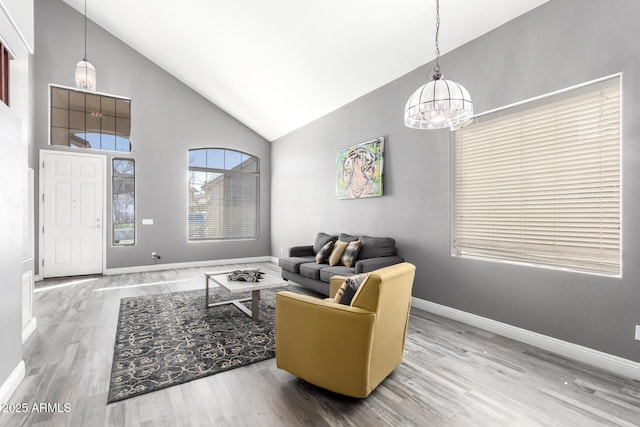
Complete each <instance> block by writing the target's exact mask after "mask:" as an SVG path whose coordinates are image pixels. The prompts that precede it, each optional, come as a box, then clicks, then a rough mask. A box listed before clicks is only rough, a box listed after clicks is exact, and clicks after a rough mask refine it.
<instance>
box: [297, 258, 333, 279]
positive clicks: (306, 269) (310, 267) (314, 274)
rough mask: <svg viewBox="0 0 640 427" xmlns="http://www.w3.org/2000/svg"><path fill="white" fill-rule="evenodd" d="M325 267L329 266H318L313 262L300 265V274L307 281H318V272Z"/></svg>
mask: <svg viewBox="0 0 640 427" xmlns="http://www.w3.org/2000/svg"><path fill="white" fill-rule="evenodd" d="M327 267H329V264H318V263H316V262H315V261H314V262H308V263H305V264H300V274H301V275H302V276H304V277H308V278H309V279H315V280H320V270H322V269H323V268H327Z"/></svg>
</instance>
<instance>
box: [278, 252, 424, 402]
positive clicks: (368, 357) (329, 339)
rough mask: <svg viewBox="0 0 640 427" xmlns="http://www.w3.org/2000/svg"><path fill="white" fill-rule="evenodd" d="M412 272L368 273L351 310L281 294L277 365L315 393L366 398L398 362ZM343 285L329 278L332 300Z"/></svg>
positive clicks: (398, 268) (406, 268)
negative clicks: (318, 389) (316, 388)
mask: <svg viewBox="0 0 640 427" xmlns="http://www.w3.org/2000/svg"><path fill="white" fill-rule="evenodd" d="M414 277H415V266H414V265H412V264H409V263H406V262H405V263H401V264H395V265H392V266H390V267H385V268H381V269H379V270H375V271H372V272H371V273H369V278H368V279H367V280H366V282H364V284H363V285H362V286H361V287H360V289H358V291H357V292H356V294H355V295H354V297H353V300H352V302H351V306H347V305H342V304H336V303H334V302H332V301H330V300H329V299H320V298H315V297H312V296H308V295H299V294H296V293H293V292H289V291H284V292H279V293H278V294H277V295H276V314H275V316H276V326H275V329H276V364H277V366H278V368H281V369H284V370H286V371H288V372H290V373H292V374H294V375H296V376H297V377H300V378H302V379H303V380H305V381H307V382H310V383H311V384H315V385H317V386H319V387H322V388H325V389H328V390H331V391H334V392H336V393H340V394H344V395H347V396H353V397H367V396H368V395H369V394H370V393H371V392H372V391H373V390H374V389H375V388H376V387H377V386H378V384H380V383H381V382H382V380H384V379H385V378H386V377H387V376H388V375H389V374H390V373H391V371H393V370H394V369H395V368H396V367H397V366H398V365H399V364H400V363H401V362H402V354H403V350H404V342H405V336H406V332H407V325H408V322H409V309H410V306H411V288H412V286H413V279H414ZM345 280H346V278H345V277H341V276H334V277H332V278H331V284H330V296H331V297H333V296H334V295H335V293H336V291H337V290H338V288H339V287H340V285H341V284H342V283H343V282H344V281H345Z"/></svg>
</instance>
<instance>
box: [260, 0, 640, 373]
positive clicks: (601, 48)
mask: <svg viewBox="0 0 640 427" xmlns="http://www.w3.org/2000/svg"><path fill="white" fill-rule="evenodd" d="M638 16H640V2H636V1H633V0H618V1H613V2H598V1H595V0H588V1H580V0H552V1H550V2H549V3H546V4H544V5H543V6H541V7H539V8H537V9H535V10H533V11H531V12H530V13H528V14H526V15H523V16H521V17H519V18H517V19H515V20H514V21H511V22H509V23H507V24H505V25H504V26H502V27H500V28H498V29H496V30H494V31H492V32H490V33H488V34H486V35H484V36H482V37H480V38H479V39H476V40H474V41H472V42H470V43H468V44H466V45H464V46H462V47H461V48H459V49H456V50H455V51H453V52H451V53H449V54H447V55H445V56H444V57H443V58H442V60H441V65H442V69H443V72H444V75H445V77H446V78H449V79H451V80H455V81H458V82H460V83H462V84H463V85H464V86H465V87H466V88H467V89H468V90H469V92H470V93H471V96H472V98H473V100H474V103H475V111H476V113H480V112H483V111H487V110H489V109H493V108H497V107H501V106H504V105H508V104H510V103H513V102H517V101H521V100H525V99H528V98H531V97H533V96H537V95H541V94H545V93H548V92H551V91H555V90H558V89H562V88H565V87H569V86H572V85H575V84H579V83H582V82H585V81H589V80H593V79H596V78H599V77H603V76H607V75H610V74H614V73H618V72H622V73H623V132H622V135H623V143H622V162H623V165H622V166H623V176H622V185H623V189H622V198H623V202H622V214H623V231H622V233H623V248H622V253H623V260H622V261H623V278H622V279H618V278H607V277H601V276H595V275H587V274H578V273H571V272H563V271H557V270H548V269H542V268H535V267H524V266H516V265H508V264H503V263H494V262H485V261H479V260H471V259H462V258H455V257H452V256H451V255H450V251H451V249H450V229H451V227H450V217H451V214H450V205H451V200H452V199H451V197H452V193H451V188H450V173H451V166H450V158H451V156H450V145H449V133H448V132H447V131H419V130H413V129H408V128H405V127H404V125H403V121H402V114H403V109H404V105H405V103H406V101H407V99H408V97H409V96H410V95H411V94H412V93H413V91H414V90H416V89H417V88H418V87H419V86H420V85H422V84H423V83H425V82H426V77H425V76H426V74H431V73H429V70H428V67H426V66H425V67H422V68H420V69H418V70H415V71H413V72H411V73H409V74H407V75H405V76H403V77H401V78H400V79H398V80H396V81H394V82H391V83H389V84H388V85H386V86H384V87H382V88H380V89H378V90H376V91H374V92H372V93H370V94H368V95H366V96H364V97H362V98H360V99H358V100H356V101H354V102H352V103H350V104H349V105H347V106H345V107H343V108H341V109H339V110H337V111H335V112H333V113H331V114H329V115H327V116H325V117H323V118H321V119H319V120H317V121H315V122H313V123H311V124H309V125H307V126H305V127H303V128H301V129H299V130H297V131H295V132H293V133H291V134H289V135H286V136H284V137H282V138H280V139H278V140H277V141H275V142H274V143H273V144H272V146H273V147H272V153H271V156H272V199H271V206H272V224H271V234H272V253H273V254H274V255H276V256H279V255H280V254H281V253H282V252H283V251H284V253H286V251H287V248H288V247H290V246H293V245H297V244H309V243H311V242H312V241H313V238H314V236H315V233H316V232H317V231H326V232H342V231H344V232H350V233H362V234H370V235H377V236H392V237H395V238H396V239H397V242H398V246H399V251H400V254H401V255H403V256H404V257H405V258H406V259H407V260H408V261H410V262H412V263H414V264H416V266H417V276H416V282H415V286H414V291H413V294H414V296H415V297H418V298H422V299H425V300H429V301H433V302H436V303H439V304H443V305H446V306H450V307H454V308H456V309H460V310H464V311H466V312H470V313H474V314H477V315H480V316H484V317H487V318H491V319H495V320H497V321H500V322H504V323H508V324H511V325H515V326H518V327H521V328H525V329H528V330H531V331H535V332H538V333H541V334H545V335H548V336H552V337H555V338H558V339H561V340H565V341H568V342H572V343H576V344H580V345H583V346H587V347H591V348H594V349H597V350H600V351H604V352H607V353H610V354H614V355H617V356H621V357H624V358H627V359H631V360H634V361H637V362H640V342H638V341H635V340H634V327H635V325H636V324H640V263H638V262H637V260H638V259H640V247H639V242H640V215H639V210H640V191H639V190H640V188H639V184H640V172H639V170H640V169H639V166H640V145H639V143H640V141H639V139H640V121H638V120H636V116H637V114H636V113H637V112H638V109H639V108H640V42H639V40H640V31H639V30H638V28H640V27H638V25H637V17H638ZM450 19H455V17H446V16H442V25H445V26H446V25H447V21H448V20H450ZM407 42H411V41H410V40H408V41H407ZM414 42H415V43H416V48H417V49H427V50H429V49H431V48H430V46H429V44H428V43H427V44H423V43H419V42H417V41H414ZM378 136H384V137H385V138H386V139H385V143H386V147H385V148H386V152H385V171H384V174H385V195H384V196H383V197H381V198H373V199H363V200H348V201H339V200H336V199H335V189H334V185H335V184H334V182H335V177H334V174H335V172H334V171H335V156H336V150H337V149H339V148H341V147H345V146H349V145H352V144H354V143H358V142H362V141H366V140H368V139H371V138H374V137H378Z"/></svg>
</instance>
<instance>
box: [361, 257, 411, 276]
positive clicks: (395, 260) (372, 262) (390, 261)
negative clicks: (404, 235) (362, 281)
mask: <svg viewBox="0 0 640 427" xmlns="http://www.w3.org/2000/svg"><path fill="white" fill-rule="evenodd" d="M401 262H404V258H402V257H401V256H383V257H379V258H367V259H361V260H358V261H356V274H360V273H369V272H371V271H374V270H377V269H379V268H382V267H388V266H390V265H394V264H400V263H401Z"/></svg>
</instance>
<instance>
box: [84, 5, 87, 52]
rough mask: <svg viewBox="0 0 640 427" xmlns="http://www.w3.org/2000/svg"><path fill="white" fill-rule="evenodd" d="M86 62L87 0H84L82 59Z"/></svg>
mask: <svg viewBox="0 0 640 427" xmlns="http://www.w3.org/2000/svg"><path fill="white" fill-rule="evenodd" d="M86 60H87V0H84V58H83V61H86Z"/></svg>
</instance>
